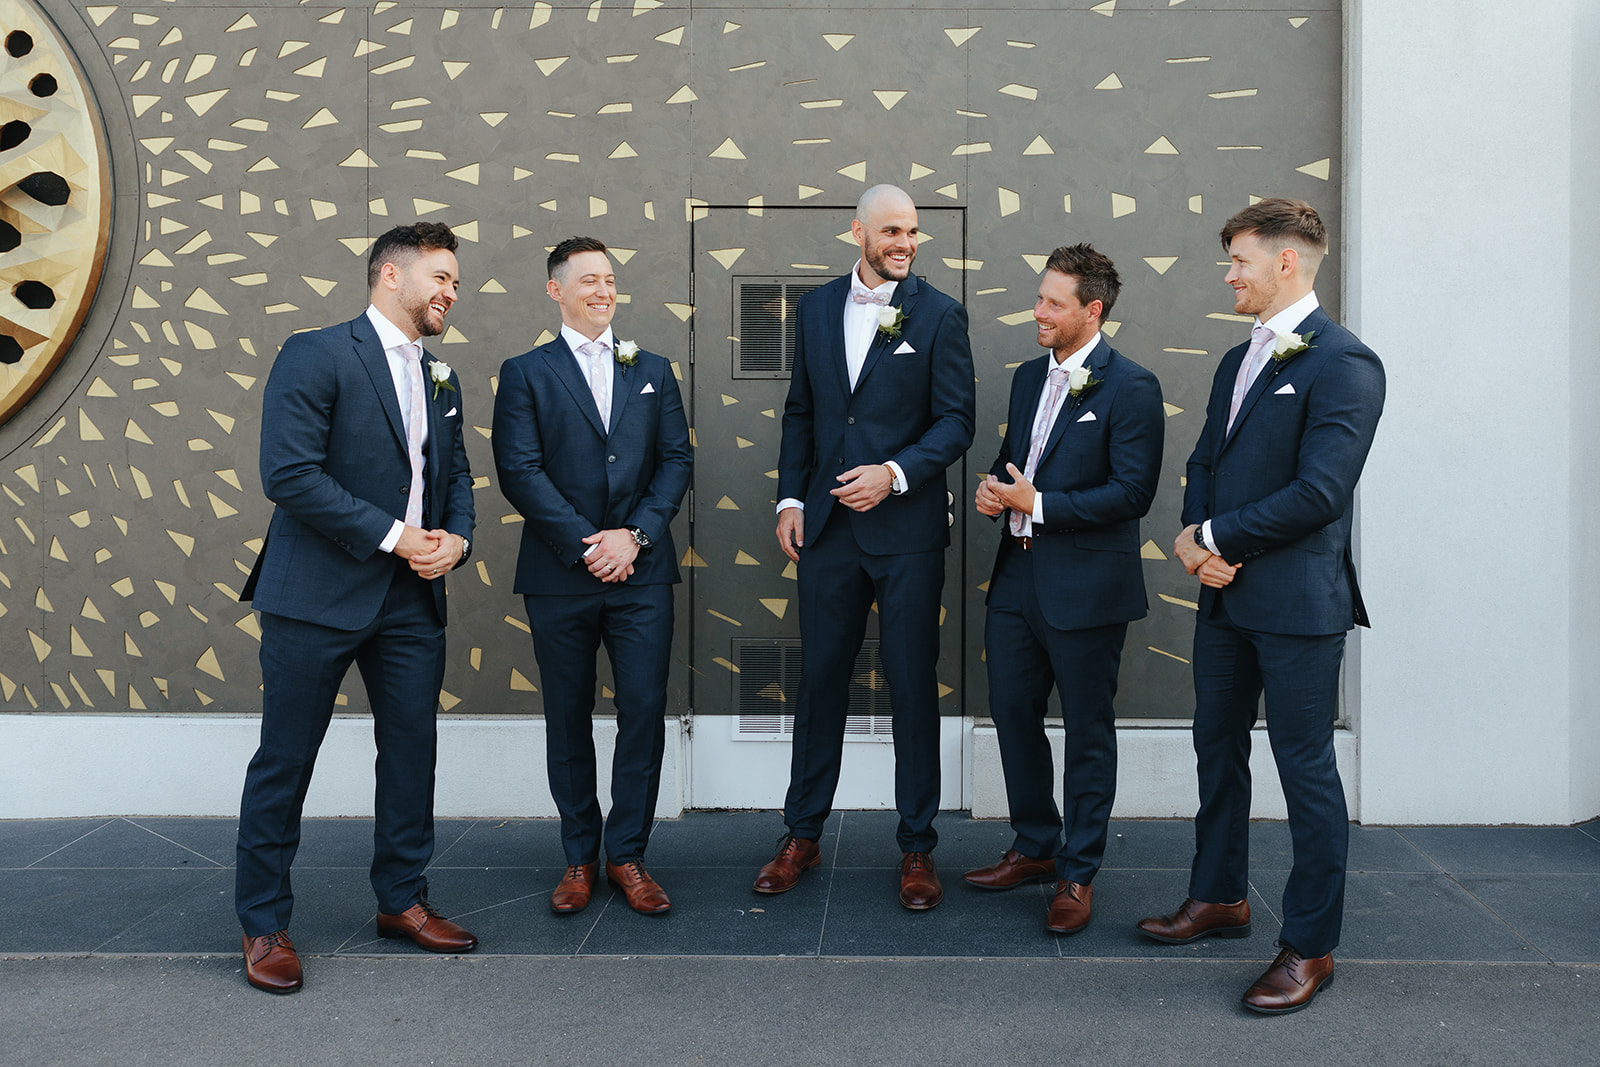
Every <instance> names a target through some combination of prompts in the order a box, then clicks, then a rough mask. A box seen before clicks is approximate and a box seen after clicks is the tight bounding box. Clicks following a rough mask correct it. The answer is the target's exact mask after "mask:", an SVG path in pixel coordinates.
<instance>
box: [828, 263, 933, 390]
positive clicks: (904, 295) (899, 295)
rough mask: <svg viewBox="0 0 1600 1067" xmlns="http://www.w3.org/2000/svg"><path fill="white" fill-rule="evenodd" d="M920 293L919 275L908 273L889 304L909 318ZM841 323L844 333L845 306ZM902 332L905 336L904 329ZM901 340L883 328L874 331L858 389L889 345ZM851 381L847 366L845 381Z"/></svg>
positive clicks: (840, 313)
mask: <svg viewBox="0 0 1600 1067" xmlns="http://www.w3.org/2000/svg"><path fill="white" fill-rule="evenodd" d="M849 291H850V290H849V289H846V290H845V292H846V293H848V292H849ZM919 295H920V294H919V292H918V286H917V276H916V275H915V274H907V275H906V280H905V281H903V282H901V283H900V284H899V285H897V286H895V287H894V296H892V297H891V298H890V299H889V306H890V307H898V308H899V309H900V310H901V311H902V312H904V313H905V316H906V318H907V319H909V318H910V317H911V312H912V309H913V308H915V307H916V304H917V299H918V297H919ZM839 323H840V325H839V330H840V333H841V334H842V333H843V331H844V308H843V307H842V306H841V307H840V308H839ZM901 332H902V336H903V335H904V330H902V331H901ZM899 342H900V338H899V337H890V336H889V335H888V334H886V333H884V332H883V331H882V330H874V331H873V334H872V343H871V344H870V345H868V346H867V354H866V357H865V358H864V359H863V360H862V361H861V373H860V374H859V375H857V376H856V388H857V389H860V388H861V383H862V382H864V381H866V380H867V375H869V374H871V373H872V368H873V367H875V366H877V364H878V360H879V359H880V358H881V357H882V356H883V354H884V353H885V352H887V351H889V346H891V345H895V344H898V343H899ZM839 347H840V351H841V352H842V351H843V350H844V346H843V345H840V346H839ZM849 382H850V372H849V369H848V368H847V369H846V370H845V383H846V384H847V385H848V384H849Z"/></svg>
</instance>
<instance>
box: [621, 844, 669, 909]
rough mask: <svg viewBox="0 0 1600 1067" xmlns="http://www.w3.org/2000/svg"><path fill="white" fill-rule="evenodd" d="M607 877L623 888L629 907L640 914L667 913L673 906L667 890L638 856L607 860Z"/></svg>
mask: <svg viewBox="0 0 1600 1067" xmlns="http://www.w3.org/2000/svg"><path fill="white" fill-rule="evenodd" d="M606 879H607V880H608V881H609V882H610V883H611V884H612V885H614V886H616V887H617V888H618V889H620V890H622V895H623V896H624V897H626V898H627V901H628V907H630V908H632V909H633V910H634V911H636V912H638V913H639V914H640V915H665V914H666V913H667V912H668V911H669V910H671V908H672V901H670V900H668V899H667V891H666V890H665V889H662V888H661V887H660V886H659V885H657V884H656V880H655V879H654V878H651V877H650V874H649V872H648V871H646V870H645V869H644V864H643V863H642V862H641V861H640V860H639V858H638V857H637V856H636V857H634V858H633V859H631V860H623V861H622V862H621V863H612V862H611V861H610V860H607V861H606Z"/></svg>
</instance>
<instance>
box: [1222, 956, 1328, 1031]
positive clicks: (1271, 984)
mask: <svg viewBox="0 0 1600 1067" xmlns="http://www.w3.org/2000/svg"><path fill="white" fill-rule="evenodd" d="M1278 944H1279V945H1280V946H1281V947H1282V949H1283V951H1281V952H1279V953H1278V958H1277V959H1275V960H1273V961H1272V966H1271V967H1268V968H1267V969H1266V971H1265V972H1263V973H1262V975H1261V977H1260V978H1257V979H1256V981H1255V984H1254V985H1252V986H1251V987H1250V988H1249V989H1247V990H1245V991H1244V1006H1245V1007H1247V1008H1249V1009H1250V1010H1251V1011H1259V1012H1260V1013H1261V1014H1263V1015H1287V1014H1289V1013H1290V1012H1292V1011H1299V1010H1300V1009H1301V1008H1304V1007H1305V1006H1306V1005H1307V1004H1310V1003H1311V998H1312V997H1314V996H1316V995H1317V990H1319V989H1321V988H1322V987H1323V986H1330V985H1332V984H1333V953H1331V952H1330V953H1328V954H1327V955H1326V956H1318V957H1316V958H1315V959H1309V960H1308V959H1306V958H1305V957H1304V956H1302V955H1300V953H1299V952H1297V951H1295V948H1294V946H1293V945H1288V944H1285V943H1284V942H1282V941H1280V942H1278Z"/></svg>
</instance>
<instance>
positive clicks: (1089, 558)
mask: <svg viewBox="0 0 1600 1067" xmlns="http://www.w3.org/2000/svg"><path fill="white" fill-rule="evenodd" d="M1054 358H1055V357H1054V355H1053V354H1050V353H1047V354H1045V355H1043V356H1040V357H1039V358H1038V359H1033V360H1029V361H1028V362H1027V363H1024V364H1023V365H1022V366H1020V367H1018V368H1017V373H1016V375H1015V376H1013V377H1012V379H1011V405H1010V416H1009V422H1008V424H1007V426H1006V435H1005V439H1004V440H1003V441H1002V442H1001V445H1000V455H999V457H998V458H996V459H995V461H994V467H993V468H991V473H992V474H994V475H995V477H997V478H999V479H1000V480H1001V481H1006V482H1009V481H1011V475H1010V474H1009V473H1007V471H1006V464H1007V463H1014V464H1016V466H1017V469H1018V470H1025V469H1026V468H1027V462H1028V449H1029V446H1030V443H1031V437H1032V434H1033V417H1034V414H1035V412H1036V411H1037V410H1038V406H1039V397H1040V394H1041V393H1042V392H1043V391H1044V381H1045V376H1046V375H1047V374H1048V373H1049V371H1050V365H1051V363H1052V361H1053V360H1054ZM1084 366H1085V367H1087V368H1088V369H1089V374H1090V380H1094V379H1099V383H1098V384H1096V385H1093V386H1091V387H1089V388H1088V389H1086V390H1084V392H1083V393H1082V394H1081V395H1080V396H1078V397H1077V398H1073V397H1071V396H1069V397H1068V398H1067V399H1066V400H1064V401H1063V402H1062V404H1061V412H1060V414H1058V415H1057V416H1056V421H1055V425H1054V426H1052V427H1051V428H1050V436H1049V438H1048V439H1046V441H1045V447H1044V453H1043V454H1042V455H1041V456H1040V457H1039V469H1038V470H1037V471H1035V472H1034V479H1033V484H1034V488H1035V489H1036V490H1038V491H1039V492H1040V493H1042V494H1043V495H1044V523H1043V524H1042V525H1041V524H1040V523H1034V525H1033V547H1032V552H1033V555H1034V568H1033V577H1034V585H1035V588H1036V591H1037V593H1038V597H1039V607H1040V610H1041V611H1042V612H1043V614H1044V618H1045V621H1046V622H1048V623H1049V624H1050V625H1051V626H1053V627H1055V628H1057V629H1059V630H1082V629H1087V628H1089V627H1093V626H1108V625H1111V624H1112V623H1118V622H1130V621H1132V620H1134V619H1142V618H1144V617H1145V615H1146V614H1148V605H1147V603H1146V601H1145V590H1144V567H1143V565H1142V564H1141V563H1140V561H1139V520H1140V519H1141V518H1143V517H1144V515H1145V513H1147V512H1148V511H1149V510H1150V502H1151V501H1152V500H1153V499H1155V494H1156V483H1157V482H1158V481H1159V480H1160V477H1161V451H1162V447H1163V445H1164V444H1165V441H1166V409H1165V408H1164V407H1162V403H1161V384H1160V383H1159V382H1158V381H1156V376H1155V375H1154V374H1151V373H1150V372H1149V371H1147V370H1145V369H1144V368H1143V367H1141V366H1139V364H1137V363H1135V362H1133V360H1131V359H1128V358H1126V357H1125V356H1123V355H1122V354H1121V353H1119V352H1117V351H1116V350H1115V349H1113V348H1112V347H1111V346H1110V345H1109V344H1107V343H1106V341H1105V338H1103V337H1102V338H1101V339H1100V343H1099V344H1097V345H1096V346H1095V347H1094V348H1093V349H1092V350H1091V351H1090V352H1089V356H1088V358H1087V359H1086V360H1085V361H1084ZM1010 514H1011V513H1010V512H1009V511H1006V512H1002V513H1001V514H1000V516H999V521H1000V522H1002V523H1004V524H1005V525H1004V526H1002V530H1003V531H1005V532H1007V533H1008V532H1009V530H1010ZM1001 547H1002V550H1003V551H1009V550H1010V549H1009V548H1007V546H1006V545H1005V544H1004V543H1002V546H1001ZM998 566H999V563H998V561H997V562H996V567H997V568H998Z"/></svg>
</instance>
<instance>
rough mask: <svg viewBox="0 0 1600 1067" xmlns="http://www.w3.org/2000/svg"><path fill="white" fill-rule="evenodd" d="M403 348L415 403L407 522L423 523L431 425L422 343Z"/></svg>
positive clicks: (410, 412) (409, 433) (409, 425)
mask: <svg viewBox="0 0 1600 1067" xmlns="http://www.w3.org/2000/svg"><path fill="white" fill-rule="evenodd" d="M402 351H404V353H405V357H406V384H407V385H408V386H409V387H410V390H411V398H410V399H411V402H410V404H409V405H408V409H407V411H406V454H407V455H408V456H410V457H411V492H410V494H409V495H408V496H407V497H406V525H407V526H416V527H421V526H422V432H423V430H424V429H426V428H427V425H428V414H427V411H426V410H425V409H424V408H423V401H422V390H423V384H422V346H421V345H418V344H408V345H406V346H405V347H404V348H403V349H402Z"/></svg>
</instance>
